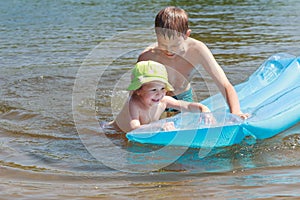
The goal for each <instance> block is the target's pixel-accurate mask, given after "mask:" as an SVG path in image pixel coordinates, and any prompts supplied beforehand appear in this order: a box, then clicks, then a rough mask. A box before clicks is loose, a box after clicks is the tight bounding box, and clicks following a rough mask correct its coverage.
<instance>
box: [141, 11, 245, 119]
mask: <svg viewBox="0 0 300 200" xmlns="http://www.w3.org/2000/svg"><path fill="white" fill-rule="evenodd" d="M155 32H156V37H157V43H156V44H154V45H152V46H150V47H148V48H147V49H146V50H145V51H144V52H142V53H141V55H140V56H139V58H138V61H146V60H153V61H156V62H159V63H161V64H163V65H164V66H166V67H167V70H168V75H169V82H170V84H171V85H172V86H173V87H174V91H173V92H172V93H170V95H172V96H174V97H175V98H177V99H181V100H186V101H192V99H193V97H192V92H191V86H190V83H189V81H187V80H190V79H191V76H192V72H193V70H195V68H194V66H199V65H200V66H202V67H204V69H205V70H206V71H207V72H208V74H209V75H210V76H211V77H212V79H213V80H214V82H215V83H216V85H217V86H218V88H219V89H220V91H221V93H222V94H223V96H224V97H225V99H226V101H227V104H228V106H229V109H230V112H231V113H233V114H236V115H238V116H240V117H241V118H243V119H246V118H248V116H249V115H248V114H244V113H242V112H241V110H240V104H239V99H238V96H237V93H236V91H235V89H234V87H233V86H232V84H231V83H230V82H229V80H228V79H227V77H226V75H225V73H224V71H223V70H222V68H221V67H220V66H219V65H218V63H217V62H216V60H215V58H214V56H213V55H212V53H211V52H210V50H209V49H208V48H207V46H206V45H205V44H204V43H202V42H201V41H198V40H196V39H193V38H190V37H189V36H190V34H191V30H190V29H189V27H188V15H187V13H186V12H185V11H184V10H182V9H180V8H176V7H166V8H165V9H163V10H161V11H160V12H159V13H158V14H157V15H156V18H155ZM170 69H173V70H170ZM175 72H177V73H175ZM178 72H179V73H180V74H181V76H178ZM168 94H169V93H168Z"/></svg>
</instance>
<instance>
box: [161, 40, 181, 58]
mask: <svg viewBox="0 0 300 200" xmlns="http://www.w3.org/2000/svg"><path fill="white" fill-rule="evenodd" d="M183 42H184V38H183V37H182V36H175V37H171V38H169V37H164V36H160V35H158V36H157V43H158V48H159V49H160V50H161V51H162V52H163V53H164V55H165V56H167V57H169V58H173V57H175V56H176V55H179V56H182V55H183V54H184V52H185V49H184V45H183Z"/></svg>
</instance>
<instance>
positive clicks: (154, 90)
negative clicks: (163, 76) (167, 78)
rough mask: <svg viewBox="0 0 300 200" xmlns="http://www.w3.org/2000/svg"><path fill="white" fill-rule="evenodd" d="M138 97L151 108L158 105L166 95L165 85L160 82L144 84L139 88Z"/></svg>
mask: <svg viewBox="0 0 300 200" xmlns="http://www.w3.org/2000/svg"><path fill="white" fill-rule="evenodd" d="M139 95H140V97H141V99H142V101H144V103H145V104H147V105H149V106H152V105H153V104H156V103H159V102H160V100H162V98H163V97H164V96H165V95H166V85H165V84H164V83H163V82H160V81H152V82H149V83H145V84H143V86H142V87H141V88H140V90H139Z"/></svg>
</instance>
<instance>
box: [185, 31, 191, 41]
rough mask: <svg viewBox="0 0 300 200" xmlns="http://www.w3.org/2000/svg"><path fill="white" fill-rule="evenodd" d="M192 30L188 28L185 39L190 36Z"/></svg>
mask: <svg viewBox="0 0 300 200" xmlns="http://www.w3.org/2000/svg"><path fill="white" fill-rule="evenodd" d="M191 32H192V30H191V29H188V30H187V31H186V33H185V36H184V39H187V38H188V37H190V35H191Z"/></svg>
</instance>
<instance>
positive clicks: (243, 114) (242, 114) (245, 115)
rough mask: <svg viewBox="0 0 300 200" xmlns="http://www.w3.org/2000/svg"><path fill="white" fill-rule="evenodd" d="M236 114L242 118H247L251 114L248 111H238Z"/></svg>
mask: <svg viewBox="0 0 300 200" xmlns="http://www.w3.org/2000/svg"><path fill="white" fill-rule="evenodd" d="M236 115H237V116H239V117H240V118H242V119H248V118H249V117H250V116H251V115H250V114H249V113H239V114H236Z"/></svg>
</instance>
